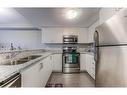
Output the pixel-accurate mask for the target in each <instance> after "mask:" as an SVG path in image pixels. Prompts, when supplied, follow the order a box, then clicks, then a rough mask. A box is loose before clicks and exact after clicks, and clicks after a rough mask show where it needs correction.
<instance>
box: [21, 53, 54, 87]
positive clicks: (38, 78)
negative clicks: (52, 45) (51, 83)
mask: <svg viewBox="0 0 127 95" xmlns="http://www.w3.org/2000/svg"><path fill="white" fill-rule="evenodd" d="M51 57H52V55H50V56H49V57H46V58H44V59H42V60H41V61H39V62H36V63H34V65H32V66H30V67H28V68H27V69H25V70H23V71H22V72H21V75H22V87H45V85H46V83H47V81H48V79H49V77H50V75H51V73H52V59H51Z"/></svg>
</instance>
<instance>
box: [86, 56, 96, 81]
mask: <svg viewBox="0 0 127 95" xmlns="http://www.w3.org/2000/svg"><path fill="white" fill-rule="evenodd" d="M86 70H87V72H88V73H89V75H90V76H91V77H92V78H93V79H95V62H94V56H93V55H90V54H86Z"/></svg>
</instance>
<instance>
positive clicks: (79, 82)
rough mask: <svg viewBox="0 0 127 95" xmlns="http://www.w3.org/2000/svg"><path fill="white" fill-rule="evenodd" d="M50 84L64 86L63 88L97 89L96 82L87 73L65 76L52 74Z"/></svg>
mask: <svg viewBox="0 0 127 95" xmlns="http://www.w3.org/2000/svg"><path fill="white" fill-rule="evenodd" d="M48 84H62V85H63V87H95V81H94V79H92V78H91V77H90V76H89V74H88V73H87V72H84V73H74V74H63V73H52V75H51V76H50V78H49V80H48Z"/></svg>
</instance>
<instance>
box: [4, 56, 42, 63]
mask: <svg viewBox="0 0 127 95" xmlns="http://www.w3.org/2000/svg"><path fill="white" fill-rule="evenodd" d="M38 57H41V55H30V56H27V57H24V58H21V59H19V60H13V61H10V62H8V63H6V64H4V65H19V64H23V63H26V62H28V61H30V60H33V59H36V58H38Z"/></svg>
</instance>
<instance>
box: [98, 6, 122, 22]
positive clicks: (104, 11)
mask: <svg viewBox="0 0 127 95" xmlns="http://www.w3.org/2000/svg"><path fill="white" fill-rule="evenodd" d="M121 9H122V8H101V9H100V12H99V23H100V24H102V23H104V22H105V21H106V20H108V19H109V18H111V17H112V16H113V15H115V14H116V13H117V12H119V11H120V10H121Z"/></svg>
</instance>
